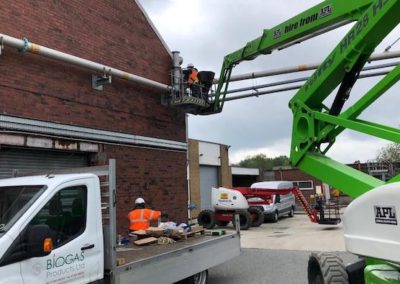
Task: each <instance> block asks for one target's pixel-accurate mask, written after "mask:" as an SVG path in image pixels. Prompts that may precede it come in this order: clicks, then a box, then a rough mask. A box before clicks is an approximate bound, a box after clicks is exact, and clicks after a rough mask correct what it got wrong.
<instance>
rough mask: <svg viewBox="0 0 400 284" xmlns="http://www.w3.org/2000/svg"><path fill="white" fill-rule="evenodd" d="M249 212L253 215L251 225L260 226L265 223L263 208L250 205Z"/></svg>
mask: <svg viewBox="0 0 400 284" xmlns="http://www.w3.org/2000/svg"><path fill="white" fill-rule="evenodd" d="M249 213H250V215H251V220H252V222H251V226H252V227H260V226H261V224H262V223H264V214H263V212H262V211H261V209H259V208H257V207H250V208H249Z"/></svg>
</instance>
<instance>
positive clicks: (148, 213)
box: [128, 197, 161, 231]
mask: <svg viewBox="0 0 400 284" xmlns="http://www.w3.org/2000/svg"><path fill="white" fill-rule="evenodd" d="M160 216H161V212H160V211H155V210H151V209H148V208H145V202H144V199H143V198H141V197H139V198H137V199H136V200H135V209H133V210H132V211H131V212H129V214H128V218H129V221H130V226H129V230H130V231H136V230H146V229H148V228H149V227H150V221H156V220H157V219H158V218H160Z"/></svg>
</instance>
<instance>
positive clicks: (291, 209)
mask: <svg viewBox="0 0 400 284" xmlns="http://www.w3.org/2000/svg"><path fill="white" fill-rule="evenodd" d="M289 217H294V208H293V206H292V207H291V208H290V211H289Z"/></svg>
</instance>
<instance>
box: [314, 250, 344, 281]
mask: <svg viewBox="0 0 400 284" xmlns="http://www.w3.org/2000/svg"><path fill="white" fill-rule="evenodd" d="M307 272H308V283H309V284H331V283H337V284H339V283H341V284H348V283H349V277H348V275H347V272H346V268H345V267H344V265H343V261H342V259H341V258H339V257H338V256H336V255H334V254H331V253H312V254H311V255H310V258H309V259H308V269H307Z"/></svg>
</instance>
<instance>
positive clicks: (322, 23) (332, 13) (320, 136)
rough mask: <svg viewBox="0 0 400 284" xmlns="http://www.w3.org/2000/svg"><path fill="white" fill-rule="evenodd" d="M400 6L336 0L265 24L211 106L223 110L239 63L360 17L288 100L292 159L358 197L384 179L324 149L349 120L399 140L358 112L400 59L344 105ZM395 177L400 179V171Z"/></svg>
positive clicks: (235, 56)
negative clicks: (330, 101)
mask: <svg viewBox="0 0 400 284" xmlns="http://www.w3.org/2000/svg"><path fill="white" fill-rule="evenodd" d="M399 11H400V1H398V0H352V1H342V0H331V1H324V2H322V3H321V4H318V5H316V6H314V7H313V8H311V9H309V10H307V11H305V12H303V13H301V14H299V15H297V16H295V17H293V18H291V19H290V20H288V21H286V22H284V23H282V24H280V25H278V26H276V27H274V28H273V29H270V30H264V32H263V35H262V36H261V37H259V38H257V39H255V40H253V41H250V42H249V43H247V44H246V46H245V47H243V48H241V49H239V50H237V51H235V52H233V53H231V54H229V55H227V56H226V57H225V59H224V63H223V66H222V70H221V74H220V77H219V81H218V86H217V89H216V94H215V97H214V100H213V103H212V105H211V106H210V108H209V109H207V110H206V111H204V114H208V113H215V112H220V111H221V110H222V108H223V104H224V100H225V95H226V92H227V90H228V85H229V81H230V76H231V73H232V69H233V67H234V66H235V65H237V64H239V63H240V62H242V61H244V60H252V59H254V58H256V57H257V56H258V55H261V54H269V53H271V52H272V51H273V50H276V49H278V50H279V49H283V48H286V47H289V46H291V45H293V44H296V43H299V42H301V41H304V40H306V39H309V38H311V37H314V36H316V35H319V34H321V33H324V32H326V31H328V30H332V29H335V28H337V27H340V26H342V25H344V24H347V23H350V22H354V21H355V22H356V23H355V24H354V26H353V27H352V29H351V30H350V31H349V32H348V33H347V35H346V36H345V37H344V38H343V39H342V40H341V42H340V43H339V44H338V45H337V46H336V48H335V49H334V50H333V51H332V52H331V53H330V54H329V56H328V57H327V58H326V60H325V61H324V62H323V63H322V64H321V65H320V66H319V68H318V69H317V70H316V71H315V72H314V74H313V75H312V76H311V77H310V78H309V79H308V81H307V82H306V83H305V84H304V85H303V86H302V88H301V89H300V90H299V91H298V92H297V94H296V95H295V96H294V97H293V98H292V99H291V100H290V103H289V106H290V108H291V109H292V112H293V115H294V119H293V131H292V145H291V161H292V164H293V165H294V166H297V167H299V168H300V169H302V170H304V171H305V172H308V173H310V174H311V175H313V176H315V177H317V178H319V179H321V180H323V181H324V182H326V183H328V184H330V185H331V186H334V187H336V188H339V189H340V190H342V191H343V192H345V193H347V194H348V195H350V196H353V197H356V196H359V195H361V194H362V193H364V192H366V191H368V190H370V189H372V188H375V187H377V186H379V185H382V184H384V182H383V181H380V180H378V179H376V178H373V177H371V176H369V175H367V174H364V173H362V172H360V171H357V170H355V169H353V168H350V167H348V166H345V165H343V164H340V163H338V162H336V161H333V160H331V159H329V158H328V157H326V156H325V155H324V154H325V153H326V152H327V151H328V150H329V149H330V147H331V146H332V145H333V143H334V142H335V138H336V136H337V135H339V134H340V133H341V132H342V131H343V130H344V129H345V128H348V129H352V130H354V131H358V132H361V133H364V134H368V135H372V136H376V137H378V138H383V139H386V140H389V141H392V142H397V143H399V142H400V131H399V130H398V129H396V128H392V127H388V126H384V125H379V124H376V123H372V122H367V121H363V120H359V119H357V117H358V116H359V115H360V114H361V113H362V112H363V111H364V110H365V109H366V108H367V107H369V106H370V105H371V104H372V103H373V102H374V101H375V100H377V99H378V98H379V97H380V96H381V95H382V94H383V93H384V92H385V91H387V90H388V89H389V88H390V87H392V86H393V85H394V84H395V83H396V82H397V81H398V80H399V79H400V66H397V67H395V68H394V69H393V70H392V71H391V72H389V74H387V75H386V76H385V77H384V78H383V79H382V80H381V81H380V82H379V83H378V84H377V85H376V86H374V87H373V88H372V89H371V90H370V91H369V92H367V93H366V94H365V95H364V96H362V97H361V99H360V100H359V101H357V102H356V103H355V104H354V105H353V106H352V107H349V108H348V109H347V110H346V111H344V112H342V108H343V106H344V104H345V102H346V100H347V99H348V97H349V95H350V92H351V89H352V87H353V86H354V84H355V82H356V81H357V79H358V75H359V72H360V70H361V69H362V68H363V67H364V65H365V64H366V63H367V61H368V58H369V57H370V56H371V54H372V52H373V51H374V49H375V48H376V47H377V45H379V43H380V42H381V41H382V40H383V39H384V38H385V37H386V36H387V35H388V34H389V33H390V32H391V31H392V30H393V29H394V28H395V27H396V26H397V25H398V23H399V21H400V12H399ZM336 87H339V88H338V92H337V94H336V96H335V99H334V101H333V104H332V106H330V107H328V106H325V105H324V104H323V102H324V100H325V99H326V98H327V97H328V96H329V95H330V94H331V93H332V92H333V91H334V90H335V88H336ZM394 180H400V177H397V178H395V179H394Z"/></svg>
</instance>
